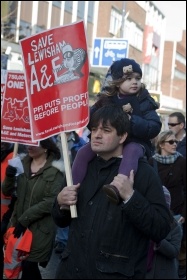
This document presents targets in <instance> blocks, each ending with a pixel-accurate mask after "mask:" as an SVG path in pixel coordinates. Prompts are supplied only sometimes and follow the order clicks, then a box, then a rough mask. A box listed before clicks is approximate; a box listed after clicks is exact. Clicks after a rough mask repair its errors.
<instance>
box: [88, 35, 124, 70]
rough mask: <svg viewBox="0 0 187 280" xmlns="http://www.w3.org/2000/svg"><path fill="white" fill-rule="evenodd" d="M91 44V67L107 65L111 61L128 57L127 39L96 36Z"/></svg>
mask: <svg viewBox="0 0 187 280" xmlns="http://www.w3.org/2000/svg"><path fill="white" fill-rule="evenodd" d="M93 45H94V48H93V55H92V61H91V66H93V67H94V66H95V67H109V66H110V65H111V64H112V63H113V61H116V60H119V59H121V58H126V57H128V47H129V44H128V40H124V39H116V38H115V39H113V38H96V39H95V40H94V44H93Z"/></svg>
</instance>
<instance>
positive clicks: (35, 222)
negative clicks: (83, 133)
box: [2, 138, 64, 279]
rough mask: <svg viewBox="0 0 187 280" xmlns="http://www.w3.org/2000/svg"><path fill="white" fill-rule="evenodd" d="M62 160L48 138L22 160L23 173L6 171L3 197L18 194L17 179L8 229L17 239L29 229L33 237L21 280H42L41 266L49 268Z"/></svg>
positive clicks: (23, 263)
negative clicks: (53, 211) (54, 208)
mask: <svg viewBox="0 0 187 280" xmlns="http://www.w3.org/2000/svg"><path fill="white" fill-rule="evenodd" d="M60 157H61V155H60V151H59V149H58V148H57V146H56V144H55V143H54V142H53V141H52V140H51V139H50V138H49V139H45V140H42V141H40V145H39V146H28V155H26V156H25V157H24V158H23V159H22V165H23V170H24V173H22V174H20V175H18V176H15V175H16V172H17V169H16V168H15V167H13V166H11V165H8V166H7V168H6V177H5V180H4V181H3V185H2V191H3V194H4V195H11V194H12V192H13V191H14V190H15V184H14V183H15V180H16V178H15V177H17V187H16V192H17V200H16V203H15V206H14V211H13V214H12V217H11V219H10V222H9V225H8V227H11V226H13V227H15V230H14V232H13V234H14V237H15V238H19V237H20V236H21V235H22V234H24V232H25V231H26V229H27V228H28V229H29V230H30V231H31V232H32V235H33V239H32V245H31V251H30V253H29V256H28V258H27V259H26V260H24V261H22V276H21V279H42V277H41V273H40V270H39V267H38V265H40V266H42V267H46V265H47V263H48V261H49V259H50V257H51V253H52V249H53V245H54V239H55V234H56V226H55V224H54V221H53V219H52V217H51V208H52V205H53V202H54V199H55V196H56V195H57V194H58V192H59V191H60V189H61V185H62V181H63V178H64V167H63V162H62V161H59V159H60Z"/></svg>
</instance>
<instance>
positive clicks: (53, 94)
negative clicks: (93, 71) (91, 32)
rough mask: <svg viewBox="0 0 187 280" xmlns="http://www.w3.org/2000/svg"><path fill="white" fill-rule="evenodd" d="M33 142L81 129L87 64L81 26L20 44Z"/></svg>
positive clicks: (85, 113) (86, 103)
mask: <svg viewBox="0 0 187 280" xmlns="http://www.w3.org/2000/svg"><path fill="white" fill-rule="evenodd" d="M20 45H21V49H22V54H23V64H24V71H25V76H26V85H27V97H28V103H29V113H30V119H31V133H32V138H33V140H42V139H45V138H48V137H50V136H52V135H56V134H59V133H60V132H65V131H72V130H75V129H78V128H81V127H85V126H86V125H87V124H88V121H89V96H88V77H89V64H88V56H87V43H86V36H85V29H84V22H83V21H80V22H77V23H74V24H70V25H66V26H61V27H57V28H53V29H51V30H47V31H45V32H41V33H39V34H36V35H34V36H31V37H27V38H24V39H22V40H20Z"/></svg>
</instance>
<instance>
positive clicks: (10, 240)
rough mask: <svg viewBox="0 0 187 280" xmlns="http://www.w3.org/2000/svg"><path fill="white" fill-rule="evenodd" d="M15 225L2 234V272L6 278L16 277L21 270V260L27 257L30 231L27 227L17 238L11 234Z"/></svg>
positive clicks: (29, 246) (30, 241)
mask: <svg viewBox="0 0 187 280" xmlns="http://www.w3.org/2000/svg"><path fill="white" fill-rule="evenodd" d="M14 229H15V227H10V228H9V229H8V230H7V232H6V233H5V235H4V242H5V247H4V249H5V250H4V274H5V276H6V279H18V277H19V274H20V272H21V271H22V266H21V262H22V260H24V259H25V258H27V257H28V255H29V252H30V249H31V244H32V232H31V231H30V230H29V229H27V230H26V231H25V233H24V234H23V235H21V236H20V237H19V238H15V237H14V235H13V231H14Z"/></svg>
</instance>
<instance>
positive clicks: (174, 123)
mask: <svg viewBox="0 0 187 280" xmlns="http://www.w3.org/2000/svg"><path fill="white" fill-rule="evenodd" d="M168 127H169V129H170V130H172V131H173V132H174V133H175V135H177V134H178V133H179V132H180V131H181V130H182V129H183V128H184V124H183V123H179V121H178V118H177V117H169V118H168Z"/></svg>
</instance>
